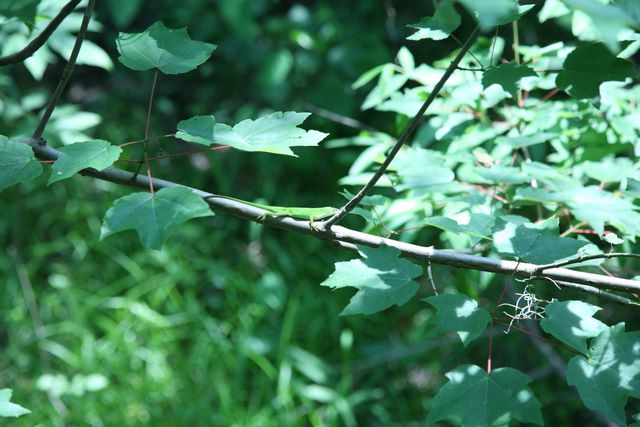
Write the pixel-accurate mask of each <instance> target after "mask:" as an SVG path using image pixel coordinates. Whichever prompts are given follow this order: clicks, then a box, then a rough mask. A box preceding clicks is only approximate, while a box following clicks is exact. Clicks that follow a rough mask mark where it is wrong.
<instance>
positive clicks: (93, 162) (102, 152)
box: [48, 139, 122, 184]
mask: <svg viewBox="0 0 640 427" xmlns="http://www.w3.org/2000/svg"><path fill="white" fill-rule="evenodd" d="M60 151H61V152H62V156H60V157H59V158H58V160H56V162H55V163H54V164H53V168H52V170H51V176H50V177H49V182H48V184H52V183H54V182H56V181H60V180H63V179H66V178H69V177H71V176H73V175H75V174H76V173H78V172H79V171H81V170H82V169H86V168H94V169H97V170H102V169H104V168H106V167H108V166H111V165H112V164H113V162H115V161H116V160H118V157H120V153H122V149H121V148H120V147H115V146H113V145H111V144H110V143H109V142H108V141H103V140H101V139H96V140H91V141H84V142H77V143H75V144H72V145H67V146H65V147H61V148H60Z"/></svg>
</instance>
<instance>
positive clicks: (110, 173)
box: [18, 138, 640, 292]
mask: <svg viewBox="0 0 640 427" xmlns="http://www.w3.org/2000/svg"><path fill="white" fill-rule="evenodd" d="M18 141H19V142H22V143H26V144H28V145H30V146H31V147H32V148H33V151H34V153H35V155H36V156H37V157H38V158H39V159H42V160H54V161H55V160H57V159H58V157H60V155H61V154H62V153H61V152H60V151H58V150H56V149H55V148H53V147H49V146H47V145H46V144H43V143H42V140H41V139H36V138H22V139H19V140H18ZM80 173H81V174H82V175H86V176H91V177H94V178H98V179H101V180H105V181H110V182H115V183H118V184H124V185H127V186H130V187H137V188H142V189H148V188H149V178H148V177H147V176H142V175H137V176H136V175H134V174H133V173H132V172H127V171H124V170H122V169H118V168H114V167H109V168H106V169H104V170H102V171H97V170H95V169H85V170H83V171H81V172H80ZM152 181H153V187H154V188H155V189H157V190H160V189H162V188H168V187H184V188H188V189H190V190H191V191H192V192H193V193H194V194H196V195H198V196H200V197H202V198H207V199H206V201H207V203H208V204H209V206H211V208H213V209H215V210H218V211H223V212H226V213H229V214H231V215H233V216H236V217H239V218H243V219H248V220H250V221H255V222H260V220H259V217H260V216H261V215H262V214H263V213H265V211H264V210H263V209H260V208H257V207H254V206H251V205H246V204H244V203H241V202H237V201H234V200H230V199H225V198H219V197H215V196H214V195H213V194H212V193H209V192H206V191H203V190H200V189H197V188H192V187H188V186H186V185H181V184H178V183H176V182H172V181H166V180H163V179H158V178H152ZM212 196H213V197H212ZM264 223H266V224H267V225H270V226H273V227H278V228H282V229H286V230H290V231H296V232H298V233H304V234H307V235H311V236H314V237H316V238H319V239H324V240H328V241H330V242H331V243H334V244H336V245H339V246H340V247H343V248H345V249H349V250H357V245H363V246H371V247H379V246H391V247H394V248H397V249H399V250H400V251H401V252H402V254H403V255H404V256H406V257H409V258H413V259H417V260H419V261H421V262H432V263H434V264H442V265H449V266H453V267H458V268H466V269H473V270H480V271H488V272H493V273H501V274H509V275H513V276H516V277H521V278H533V277H534V276H537V277H540V275H539V274H538V272H539V270H540V266H539V265H536V264H528V263H522V262H516V261H507V260H499V259H493V258H486V257H480V256H476V255H470V254H463V253H458V252H454V251H448V250H438V249H434V248H433V247H432V246H429V247H425V246H418V245H414V244H412V243H406V242H400V241H397V240H394V239H387V238H384V237H379V236H374V235H371V234H367V233H362V232H359V231H355V230H351V229H349V228H346V227H342V226H334V227H332V228H331V231H329V232H323V231H318V230H316V229H313V228H311V227H310V226H309V222H308V221H301V220H296V219H293V218H290V217H279V218H271V217H268V218H266V219H265V220H264ZM544 276H545V277H547V278H550V279H553V280H556V281H563V282H571V283H576V284H581V285H589V286H593V287H596V288H599V289H610V290H615V291H619V292H640V281H635V280H629V279H622V278H618V277H609V276H604V275H599V274H593V273H585V272H582V271H575V270H570V269H566V268H550V269H548V270H545V273H544Z"/></svg>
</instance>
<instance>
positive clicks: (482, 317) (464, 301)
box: [423, 294, 491, 347]
mask: <svg viewBox="0 0 640 427" xmlns="http://www.w3.org/2000/svg"><path fill="white" fill-rule="evenodd" d="M423 301H426V302H428V303H429V304H431V305H432V306H434V307H435V308H436V309H437V310H438V311H437V312H436V314H434V315H433V316H432V317H431V318H429V321H428V323H427V326H426V328H427V331H428V336H430V337H432V336H439V335H443V334H447V333H449V332H455V333H457V334H458V336H459V337H460V341H462V344H463V345H464V346H465V347H466V346H467V344H469V343H470V342H471V341H473V340H474V339H476V338H478V337H479V336H480V335H482V332H484V330H485V329H486V327H487V325H488V324H489V321H490V320H491V316H490V315H489V312H488V311H487V310H485V309H483V308H478V302H477V301H475V300H473V299H471V298H469V297H467V296H465V295H461V294H442V295H436V296H433V297H429V298H425V299H424V300H423Z"/></svg>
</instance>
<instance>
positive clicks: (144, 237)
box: [100, 187, 213, 249]
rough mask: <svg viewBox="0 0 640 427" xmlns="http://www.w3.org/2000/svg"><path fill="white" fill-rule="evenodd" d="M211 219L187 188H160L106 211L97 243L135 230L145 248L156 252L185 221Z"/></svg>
mask: <svg viewBox="0 0 640 427" xmlns="http://www.w3.org/2000/svg"><path fill="white" fill-rule="evenodd" d="M212 215H213V212H211V210H210V209H209V205H207V203H206V202H205V201H204V200H202V199H201V198H200V197H198V196H196V195H195V194H193V192H192V191H191V190H189V189H187V188H182V187H172V188H163V189H162V190H160V191H158V192H157V193H155V194H151V193H134V194H129V195H127V196H124V197H120V198H119V199H118V200H116V201H115V202H114V203H113V206H112V207H111V208H110V209H109V210H108V211H107V213H106V215H105V217H104V221H103V223H102V230H101V234H100V239H104V238H105V237H107V236H110V235H111V234H114V233H118V232H121V231H125V230H135V231H136V232H137V233H138V236H139V237H140V241H141V242H142V243H143V244H144V245H145V246H147V247H150V248H153V249H160V248H161V247H162V244H163V243H164V241H165V240H167V238H168V237H169V236H171V235H172V234H173V233H175V232H176V230H177V229H178V227H179V226H180V225H181V224H182V223H184V222H185V221H188V220H190V219H192V218H198V217H203V216H212Z"/></svg>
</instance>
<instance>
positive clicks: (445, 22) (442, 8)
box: [407, 0, 460, 40]
mask: <svg viewBox="0 0 640 427" xmlns="http://www.w3.org/2000/svg"><path fill="white" fill-rule="evenodd" d="M459 25H460V15H459V14H458V12H456V9H455V8H454V7H453V0H446V1H444V2H442V3H440V4H439V5H438V7H437V8H436V11H435V13H434V14H433V16H432V17H426V18H422V19H421V20H420V22H419V23H417V24H412V25H409V28H415V29H417V30H418V31H416V32H415V33H413V34H411V35H410V36H409V37H407V40H422V39H432V40H443V39H446V38H447V37H449V35H450V34H451V33H452V32H453V31H455V29H456V28H458V26H459Z"/></svg>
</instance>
